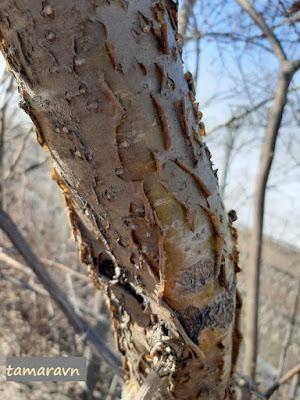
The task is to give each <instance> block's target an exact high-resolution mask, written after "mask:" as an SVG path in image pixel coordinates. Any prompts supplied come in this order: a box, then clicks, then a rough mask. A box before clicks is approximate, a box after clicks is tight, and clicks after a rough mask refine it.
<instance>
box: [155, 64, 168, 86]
mask: <svg viewBox="0 0 300 400" xmlns="http://www.w3.org/2000/svg"><path fill="white" fill-rule="evenodd" d="M155 67H156V70H157V72H158V74H159V77H160V91H162V90H163V88H164V86H165V84H166V74H165V71H164V68H163V67H162V66H161V65H160V64H159V63H155Z"/></svg>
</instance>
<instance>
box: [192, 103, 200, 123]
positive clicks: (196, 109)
mask: <svg viewBox="0 0 300 400" xmlns="http://www.w3.org/2000/svg"><path fill="white" fill-rule="evenodd" d="M198 107H199V103H193V111H194V116H195V122H196V124H199V122H200V115H199V111H198Z"/></svg>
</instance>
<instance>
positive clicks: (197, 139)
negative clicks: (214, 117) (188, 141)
mask: <svg viewBox="0 0 300 400" xmlns="http://www.w3.org/2000/svg"><path fill="white" fill-rule="evenodd" d="M192 129H193V137H194V139H195V141H196V142H197V143H198V144H199V146H200V147H203V143H202V141H201V139H200V136H199V134H198V132H197V131H196V129H194V128H192Z"/></svg>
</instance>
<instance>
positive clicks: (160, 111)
mask: <svg viewBox="0 0 300 400" xmlns="http://www.w3.org/2000/svg"><path fill="white" fill-rule="evenodd" d="M150 97H151V99H152V100H153V103H154V105H155V107H156V109H157V112H158V116H159V120H160V122H161V125H162V133H163V137H164V149H165V150H169V148H170V147H171V145H172V141H171V134H170V130H169V124H168V120H167V118H166V116H165V112H164V109H163V106H162V105H161V103H160V101H159V97H158V96H157V95H154V94H150Z"/></svg>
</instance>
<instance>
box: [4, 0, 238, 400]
mask: <svg viewBox="0 0 300 400" xmlns="http://www.w3.org/2000/svg"><path fill="white" fill-rule="evenodd" d="M0 17H1V20H0V35H1V49H2V52H3V54H4V56H5V58H6V60H7V63H8V65H9V67H10V69H11V70H12V72H13V74H14V75H15V77H16V80H17V83H18V86H19V93H20V96H21V102H20V103H21V106H22V107H23V109H24V110H25V111H26V112H27V113H28V114H29V116H30V117H31V119H32V120H33V122H34V124H35V126H36V130H37V137H38V141H39V143H40V144H41V145H42V146H43V147H44V148H45V150H49V152H50V156H51V159H52V166H53V171H52V177H53V179H55V180H56V181H57V182H58V184H59V186H60V187H61V189H62V190H63V193H64V196H65V199H66V205H67V208H68V209H69V212H70V220H71V225H72V230H73V233H74V235H75V236H76V237H77V240H78V242H79V243H80V245H81V259H82V261H83V262H85V263H86V264H87V265H88V266H89V270H90V275H91V277H92V279H93V281H94V283H95V286H96V287H97V288H100V289H102V290H104V292H105V293H106V296H107V300H108V304H109V307H110V310H111V312H112V318H113V325H114V328H115V332H116V343H117V347H118V349H119V351H120V352H121V354H122V355H123V366H124V370H125V372H126V375H127V383H126V385H125V389H124V394H123V396H124V398H129V397H130V398H132V396H133V395H134V394H135V393H137V392H138V390H139V388H140V386H141V385H142V384H143V382H144V381H145V379H146V377H147V375H148V374H149V372H150V371H151V370H154V371H155V368H156V367H157V365H162V364H163V365H165V366H166V367H165V368H162V369H159V370H158V372H157V373H158V374H160V373H161V372H160V371H163V373H162V375H161V376H166V375H167V376H168V382H169V384H168V389H165V393H162V394H161V393H159V392H157V393H156V395H155V396H154V397H153V398H157V399H160V398H161V399H162V398H163V399H165V398H169V397H170V398H171V397H172V396H173V397H174V398H178V399H184V398H188V399H191V400H193V399H229V398H234V395H233V394H231V393H230V392H231V391H230V376H231V373H232V369H233V367H234V362H235V361H234V359H235V354H236V351H237V347H238V342H239V340H240V339H239V335H238V331H237V330H236V332H235V333H234V329H235V328H234V327H235V325H236V321H237V318H235V309H236V289H235V273H236V271H237V270H238V268H237V267H236V264H237V251H236V232H235V230H234V229H233V228H232V227H231V225H230V223H229V222H228V218H227V215H226V213H225V210H224V206H223V203H222V200H221V198H220V195H219V189H218V184H217V179H216V176H215V173H214V171H213V169H212V166H211V162H210V153H209V151H208V149H207V148H206V146H205V145H204V143H203V142H202V138H201V135H202V133H201V132H202V130H203V127H202V125H200V126H199V125H198V123H199V115H200V114H199V112H198V108H197V105H195V104H194V97H193V96H191V93H192V92H191V91H190V87H189V83H188V82H187V80H186V78H185V76H184V74H183V71H182V62H181V49H180V43H179V42H178V40H180V37H179V36H178V34H177V31H176V29H177V22H176V7H175V6H174V3H173V2H172V1H170V0H169V1H160V2H152V1H150V0H143V1H137V0H136V1H131V2H128V1H125V0H123V1H113V0H110V1H108V0H106V1H104V0H103V1H101V0H99V1H91V2H88V1H86V2H81V1H67V0H51V1H50V0H47V1H44V2H42V3H40V2H34V1H32V0H25V1H23V0H22V1H20V0H19V1H18V0H15V1H8V0H7V1H2V2H1V4H0ZM200 118H201V117H200ZM232 233H233V235H232ZM233 338H234V340H235V343H233ZM233 354H234V356H233Z"/></svg>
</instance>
